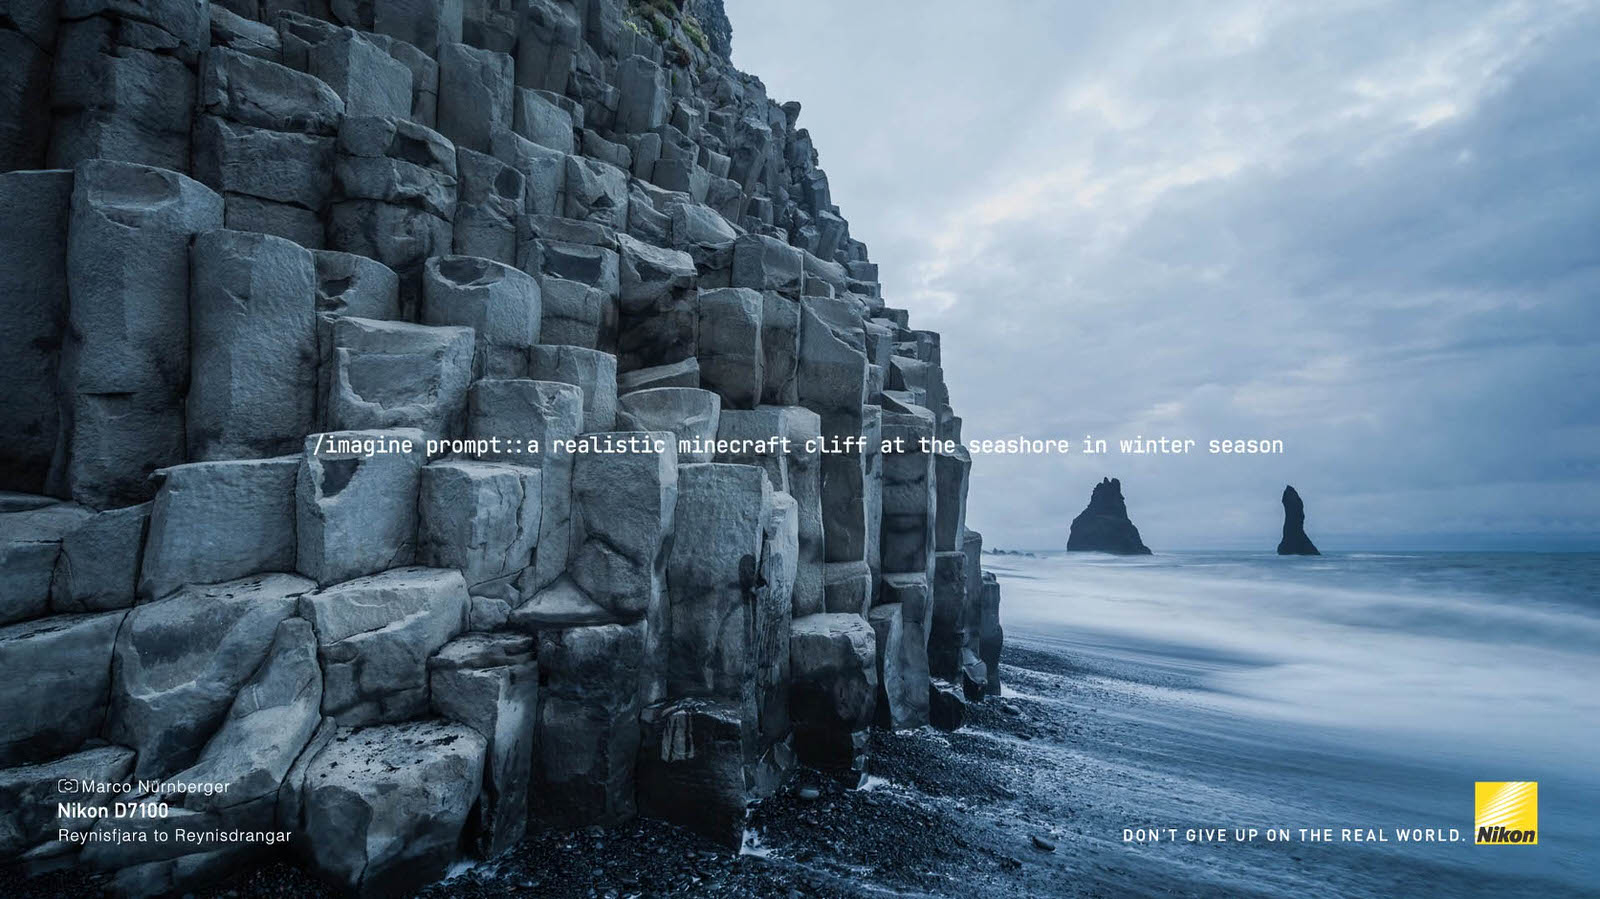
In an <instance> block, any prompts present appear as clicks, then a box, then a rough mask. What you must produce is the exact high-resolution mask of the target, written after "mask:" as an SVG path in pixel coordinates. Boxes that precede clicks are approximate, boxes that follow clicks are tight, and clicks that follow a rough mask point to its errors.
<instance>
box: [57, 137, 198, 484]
mask: <svg viewBox="0 0 1600 899" xmlns="http://www.w3.org/2000/svg"><path fill="white" fill-rule="evenodd" d="M221 226H222V199H221V198H220V197H218V196H217V195H216V194H215V193H213V192H212V191H210V190H209V189H207V188H206V187H204V186H203V185H201V184H199V183H198V182H195V181H192V180H190V179H189V178H188V177H186V176H184V175H180V174H178V173H176V172H170V171H163V170H160V169H155V168H149V167H146V166H140V165H131V164H128V163H120V162H107V161H101V160H94V161H89V162H85V163H84V164H83V165H81V166H79V167H78V169H77V172H76V175H75V177H74V182H73V191H72V215H71V222H70V225H69V226H68V238H67V288H68V291H69V293H70V294H71V297H72V302H71V303H70V304H68V310H67V330H66V332H65V337H66V339H65V340H64V341H63V343H62V349H61V374H60V387H59V390H60V394H59V395H60V398H61V425H60V427H61V438H62V439H61V440H60V441H58V444H57V450H56V453H55V456H54V458H53V460H52V463H51V472H50V477H49V487H50V490H49V492H51V493H54V494H56V495H58V496H70V497H71V498H73V499H74V500H76V501H78V502H80V503H84V504H85V505H90V506H95V507H97V508H110V507H115V506H121V505H128V504H130V503H137V502H143V501H144V500H147V499H149V498H150V497H151V496H152V495H153V494H154V492H155V491H154V485H153V484H152V483H151V482H150V480H149V475H150V474H151V473H152V472H154V471H155V470H156V469H158V468H162V467H165V466H167V465H172V464H176V463H179V462H183V461H185V459H184V451H185V448H184V416H183V395H184V393H185V392H186V391H187V389H188V384H189V299H188V298H189V242H190V239H191V238H192V237H193V235H195V234H197V233H200V232H203V231H211V230H214V229H216V228H220V227H221Z"/></svg>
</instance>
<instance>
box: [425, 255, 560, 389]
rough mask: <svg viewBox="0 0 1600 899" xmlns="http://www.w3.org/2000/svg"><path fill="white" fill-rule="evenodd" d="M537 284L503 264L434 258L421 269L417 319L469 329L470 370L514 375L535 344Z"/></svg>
mask: <svg viewBox="0 0 1600 899" xmlns="http://www.w3.org/2000/svg"><path fill="white" fill-rule="evenodd" d="M539 296H540V295H539V282H538V281H535V280H534V279H533V276H532V275H529V274H527V273H525V272H522V271H519V270H518V269H514V268H512V267H511V266H509V265H505V264H503V263H499V262H495V261H493V260H490V259H480V258H478V257H475V256H438V257H435V258H433V259H429V260H428V262H427V266H426V268H425V270H424V273H423V287H422V322H423V323H424V324H428V325H454V326H458V327H467V328H471V329H472V330H473V334H474V335H475V336H476V351H475V354H474V359H473V372H474V374H475V375H476V376H477V377H481V378H520V377H523V376H524V375H525V374H526V373H527V368H528V348H529V347H531V346H533V345H534V344H536V343H538V342H539V319H540V311H539V310H540V306H539Z"/></svg>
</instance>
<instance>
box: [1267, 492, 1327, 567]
mask: <svg viewBox="0 0 1600 899" xmlns="http://www.w3.org/2000/svg"><path fill="white" fill-rule="evenodd" d="M1278 555H1280V556H1320V555H1322V553H1320V552H1317V547H1316V544H1314V543H1312V542H1311V538H1310V537H1307V536H1306V505H1305V503H1303V502H1301V500H1300V494H1299V493H1297V492H1296V491H1295V489H1294V488H1293V487H1285V488H1283V539H1282V540H1280V541H1279V542H1278Z"/></svg>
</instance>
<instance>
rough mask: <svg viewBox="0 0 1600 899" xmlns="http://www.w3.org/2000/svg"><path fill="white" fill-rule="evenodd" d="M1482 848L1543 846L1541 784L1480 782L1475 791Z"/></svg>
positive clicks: (1478, 841)
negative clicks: (1540, 801) (1541, 839)
mask: <svg viewBox="0 0 1600 899" xmlns="http://www.w3.org/2000/svg"><path fill="white" fill-rule="evenodd" d="M1474 794H1475V795H1474V799H1475V800H1476V802H1475V803H1474V806H1475V808H1476V809H1477V817H1476V821H1475V823H1474V827H1475V828H1476V830H1477V835H1478V838H1477V840H1476V842H1477V844H1478V845H1479V846H1537V845H1539V784H1538V782H1537V781H1532V780H1510V781H1488V782H1486V781H1479V782H1478V783H1477V785H1476V787H1475V789H1474Z"/></svg>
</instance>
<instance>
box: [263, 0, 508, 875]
mask: <svg viewBox="0 0 1600 899" xmlns="http://www.w3.org/2000/svg"><path fill="white" fill-rule="evenodd" d="M383 2H384V0H379V4H380V5H381V4H382V3H383ZM486 746H487V741H486V740H485V739H484V738H483V736H482V735H480V734H479V733H478V732H477V731H474V730H473V729H472V728H470V727H468V726H466V725H464V724H456V723H447V722H442V721H417V722H408V723H404V724H386V725H381V726H378V727H368V728H362V729H358V730H350V729H346V728H341V729H340V730H339V733H338V736H336V737H334V738H333V740H332V741H331V742H329V743H328V744H327V746H326V747H325V748H324V749H322V751H321V752H319V753H317V755H316V757H315V758H314V759H313V760H312V761H311V762H310V764H309V766H308V767H307V770H306V773H305V780H304V785H303V788H302V789H303V795H302V796H301V797H300V798H299V803H298V804H299V806H300V809H301V811H300V817H299V819H298V821H296V822H291V823H293V824H296V825H297V826H296V827H295V829H296V830H297V831H299V833H300V836H301V840H300V841H299V845H300V847H301V851H302V855H303V857H304V858H305V859H306V860H307V861H308V862H309V863H310V864H311V865H312V866H313V867H314V868H315V869H316V870H317V871H318V872H320V873H321V874H322V876H323V877H326V878H328V879H329V880H331V881H333V882H334V883H335V884H336V885H338V886H339V887H341V888H342V889H345V890H347V891H349V892H351V893H354V894H356V895H361V896H389V895H394V894H396V893H398V892H404V891H406V890H411V889H414V888H415V887H416V886H417V885H418V884H422V883H427V882H429V881H432V880H437V879H439V878H441V877H443V876H444V875H445V872H446V871H447V870H448V868H449V867H450V864H451V862H453V861H454V860H455V858H456V852H457V850H458V847H459V846H460V843H461V836H462V832H463V830H464V829H465V828H466V825H467V820H468V815H469V814H470V812H471V810H472V808H473V805H474V804H475V803H476V802H477V801H478V797H479V795H480V793H481V791H482V785H483V780H482V774H481V772H482V770H483V764H484V756H485V752H486Z"/></svg>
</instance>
